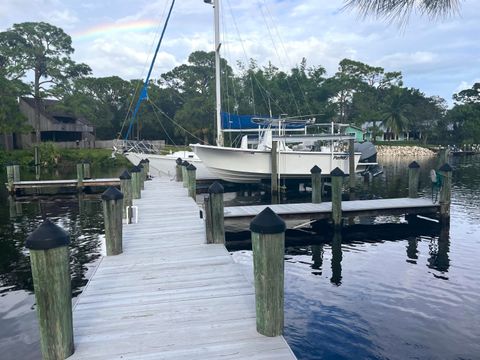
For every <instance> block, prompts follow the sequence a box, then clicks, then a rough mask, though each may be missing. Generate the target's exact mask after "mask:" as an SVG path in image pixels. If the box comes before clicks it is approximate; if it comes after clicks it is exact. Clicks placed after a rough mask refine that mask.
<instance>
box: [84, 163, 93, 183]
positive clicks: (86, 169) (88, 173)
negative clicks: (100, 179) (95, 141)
mask: <svg viewBox="0 0 480 360" xmlns="http://www.w3.org/2000/svg"><path fill="white" fill-rule="evenodd" d="M83 178H84V179H91V178H92V174H91V171H90V161H88V160H83Z"/></svg>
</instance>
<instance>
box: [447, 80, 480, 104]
mask: <svg viewBox="0 0 480 360" xmlns="http://www.w3.org/2000/svg"><path fill="white" fill-rule="evenodd" d="M453 99H454V100H455V101H457V102H459V103H461V104H480V83H475V84H473V86H472V88H471V89H466V90H462V91H460V92H459V93H458V94H453Z"/></svg>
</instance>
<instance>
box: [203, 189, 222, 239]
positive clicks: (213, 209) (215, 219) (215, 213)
mask: <svg viewBox="0 0 480 360" xmlns="http://www.w3.org/2000/svg"><path fill="white" fill-rule="evenodd" d="M208 193H209V194H210V198H209V201H208V205H209V206H210V209H209V211H208V212H207V216H208V215H210V216H211V220H210V221H208V220H207V224H208V225H210V226H211V228H210V235H207V243H208V239H209V238H210V239H211V243H213V244H225V226H224V213H223V207H224V205H223V193H224V189H223V186H222V184H220V183H219V182H217V181H215V182H214V183H213V184H212V185H210V187H209V188H208Z"/></svg>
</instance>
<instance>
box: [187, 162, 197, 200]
mask: <svg viewBox="0 0 480 360" xmlns="http://www.w3.org/2000/svg"><path fill="white" fill-rule="evenodd" d="M186 173H187V189H188V196H190V197H191V198H192V199H193V200H195V197H196V196H197V168H196V167H195V165H193V164H188V166H187V167H186Z"/></svg>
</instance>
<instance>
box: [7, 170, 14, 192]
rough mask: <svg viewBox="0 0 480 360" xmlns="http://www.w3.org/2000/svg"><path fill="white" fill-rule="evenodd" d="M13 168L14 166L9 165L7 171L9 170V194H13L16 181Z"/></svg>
mask: <svg viewBox="0 0 480 360" xmlns="http://www.w3.org/2000/svg"><path fill="white" fill-rule="evenodd" d="M13 167H14V165H13V164H12V163H9V164H7V166H6V169H7V188H8V192H10V193H13V191H14V190H13V189H14V188H13V181H14V176H13Z"/></svg>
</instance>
